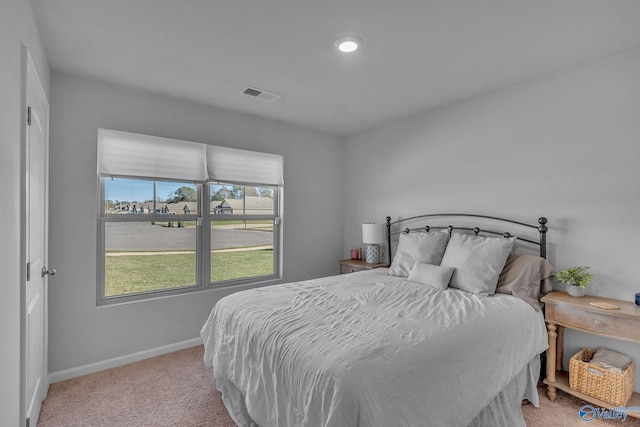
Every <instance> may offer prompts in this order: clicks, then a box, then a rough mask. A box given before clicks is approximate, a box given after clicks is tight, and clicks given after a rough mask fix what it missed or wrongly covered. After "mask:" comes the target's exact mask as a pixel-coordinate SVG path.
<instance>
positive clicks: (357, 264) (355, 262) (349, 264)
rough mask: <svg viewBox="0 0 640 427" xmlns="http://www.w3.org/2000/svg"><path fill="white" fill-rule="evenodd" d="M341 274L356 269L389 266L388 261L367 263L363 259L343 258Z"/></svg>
mask: <svg viewBox="0 0 640 427" xmlns="http://www.w3.org/2000/svg"><path fill="white" fill-rule="evenodd" d="M339 262H340V274H345V273H355V272H356V271H364V270H373V269H374V268H383V267H389V264H387V263H386V262H381V263H378V264H367V263H366V262H365V261H364V260H362V259H341V260H340V261H339Z"/></svg>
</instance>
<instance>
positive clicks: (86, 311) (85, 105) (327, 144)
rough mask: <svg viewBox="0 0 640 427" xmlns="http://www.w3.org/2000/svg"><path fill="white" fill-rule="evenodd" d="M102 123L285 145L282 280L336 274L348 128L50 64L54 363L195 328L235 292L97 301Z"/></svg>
mask: <svg viewBox="0 0 640 427" xmlns="http://www.w3.org/2000/svg"><path fill="white" fill-rule="evenodd" d="M248 102H257V101H254V100H248ZM265 108H268V104H265ZM100 127H103V128H109V129H117V130H122V131H128V132H137V133H143V134H149V135H158V136H163V137H169V138H177V139H185V140H191V141H197V142H204V143H212V144H219V145H225V146H230V147H238V148H243V149H249V150H257V151H266V152H272V153H277V154H283V155H284V170H285V171H284V174H285V190H284V212H283V223H282V224H283V232H284V238H283V244H284V272H283V273H284V280H285V281H295V280H301V279H307V278H311V277H319V276H324V275H329V274H337V272H338V264H337V260H338V259H339V257H340V256H341V254H342V231H343V229H342V215H341V207H340V201H341V200H342V199H343V197H342V191H343V190H342V188H343V186H342V183H343V179H342V178H343V166H342V158H343V154H344V140H343V139H342V138H338V137H334V136H329V135H324V134H321V133H318V132H314V131H309V130H305V129H302V128H299V127H295V126H290V125H285V124H282V123H278V122H274V121H270V120H266V119H260V118H257V117H254V116H249V115H245V114H239V113H234V112H229V111H224V110H220V109H216V108H211V107H205V106H201V105H197V104H192V103H189V102H185V101H181V100H176V99H173V98H169V97H166V96H161V95H155V94H151V93H147V92H142V91H138V90H135V89H131V88H126V87H121V86H117V85H112V84H107V83H102V82H98V81H94V80H89V79H85V78H80V77H76V76H71V75H67V74H60V73H57V72H54V73H53V74H52V83H51V146H50V167H51V183H50V200H51V213H50V225H51V226H50V247H51V251H50V264H51V265H52V266H53V267H55V268H56V269H57V270H58V274H57V275H56V276H54V277H52V278H51V279H50V282H49V283H50V299H49V305H50V306H49V313H50V316H49V370H50V372H54V373H55V372H58V371H61V370H66V369H71V368H77V367H79V366H81V365H86V364H90V363H96V362H100V361H102V360H105V359H110V358H114V357H119V356H123V355H128V354H131V353H135V352H139V351H145V350H148V349H151V348H155V347H160V346H165V345H169V344H173V343H176V342H181V341H184V340H189V339H193V338H197V337H199V332H200V328H201V327H202V325H203V324H204V322H205V320H206V318H207V316H208V314H209V311H210V310H211V308H212V307H213V305H214V304H215V302H216V301H217V300H218V299H220V298H221V297H222V296H224V295H226V294H228V293H230V292H232V291H233V290H232V289H225V290H210V291H204V292H197V293H190V294H186V295H179V296H173V297H168V298H161V299H153V300H147V301H140V302H134V303H129V304H121V305H112V306H106V307H100V308H96V250H97V248H96V245H97V237H96V236H97V206H98V194H97V177H96V135H97V129H98V128H100ZM336 211H337V212H336ZM237 289H238V288H236V290H237Z"/></svg>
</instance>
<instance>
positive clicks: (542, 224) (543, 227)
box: [387, 213, 548, 264]
mask: <svg viewBox="0 0 640 427" xmlns="http://www.w3.org/2000/svg"><path fill="white" fill-rule="evenodd" d="M443 217H457V218H463V217H464V218H482V219H489V220H492V221H494V222H495V223H496V224H500V223H505V224H512V225H517V226H520V227H524V228H530V229H531V228H534V229H537V230H538V232H539V233H540V236H539V238H538V240H537V241H536V240H532V239H528V238H525V237H520V236H518V235H517V234H513V233H512V232H509V231H495V230H492V229H486V228H480V227H466V226H465V227H457V226H453V225H446V226H433V225H425V226H422V227H419V228H403V229H399V230H398V231H392V230H391V227H392V226H394V225H398V224H401V223H403V222H408V221H416V220H421V219H423V218H443ZM512 228H513V227H512ZM444 229H448V230H449V237H451V233H452V232H453V230H464V231H472V232H473V233H474V234H475V235H476V236H477V235H478V233H480V232H482V233H487V234H496V235H499V236H504V237H515V238H516V239H517V240H521V241H523V242H527V243H531V244H533V245H537V246H540V256H541V257H542V258H546V257H547V231H548V228H547V218H545V217H540V218H538V223H537V224H527V223H525V222H520V221H514V220H512V219H507V218H499V217H495V216H488V215H476V214H455V213H445V214H426V215H418V216H412V217H409V218H402V219H399V220H396V221H393V222H392V221H391V217H390V216H388V217H387V249H388V251H389V264H391V261H392V256H391V236H395V235H399V234H401V233H409V232H411V231H426V232H428V231H429V230H444Z"/></svg>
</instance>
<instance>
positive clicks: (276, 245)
mask: <svg viewBox="0 0 640 427" xmlns="http://www.w3.org/2000/svg"><path fill="white" fill-rule="evenodd" d="M211 184H216V185H226V184H228V185H241V186H243V187H270V188H273V189H274V191H273V213H272V214H271V215H247V214H246V213H245V214H243V215H226V214H212V213H211V201H210V195H211ZM205 188H206V193H204V192H203V196H205V194H206V198H207V202H208V203H209V205H208V206H209V209H203V212H202V213H203V214H204V215H203V227H205V228H206V227H208V229H209V230H211V223H212V222H213V221H255V220H273V273H272V274H269V275H265V276H252V277H247V278H243V279H230V280H221V281H218V282H212V281H211V246H210V245H211V239H206V240H207V242H205V244H208V245H209V247H207V248H205V249H203V254H204V255H206V254H209V255H208V257H209V261H208V262H207V265H206V266H205V267H208V268H204V269H203V272H204V270H206V276H204V277H207V281H208V282H209V286H215V287H224V286H230V285H243V284H247V283H261V282H265V281H275V280H279V279H281V278H282V275H281V274H280V271H281V269H280V266H281V264H280V253H281V246H280V236H281V232H280V223H281V217H280V196H281V194H280V193H281V191H282V187H280V186H277V185H269V184H247V183H241V182H229V181H224V182H223V181H210V182H207V183H206V184H205ZM245 193H246V190H245ZM243 197H246V194H243ZM205 211H206V212H205ZM209 232H210V231H209ZM202 234H203V235H204V233H202Z"/></svg>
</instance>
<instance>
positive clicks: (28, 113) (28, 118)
mask: <svg viewBox="0 0 640 427" xmlns="http://www.w3.org/2000/svg"><path fill="white" fill-rule="evenodd" d="M27 126H31V107H27Z"/></svg>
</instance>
